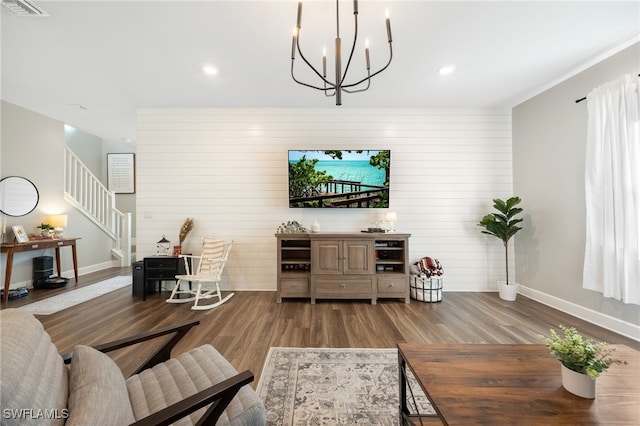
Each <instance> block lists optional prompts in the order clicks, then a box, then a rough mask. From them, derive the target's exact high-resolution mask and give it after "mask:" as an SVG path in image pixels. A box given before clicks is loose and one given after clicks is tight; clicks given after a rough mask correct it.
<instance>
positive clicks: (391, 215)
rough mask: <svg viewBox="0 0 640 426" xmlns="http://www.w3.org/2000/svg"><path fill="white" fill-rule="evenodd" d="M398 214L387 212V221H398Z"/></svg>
mask: <svg viewBox="0 0 640 426" xmlns="http://www.w3.org/2000/svg"><path fill="white" fill-rule="evenodd" d="M397 221H398V214H397V213H396V212H388V213H387V222H397Z"/></svg>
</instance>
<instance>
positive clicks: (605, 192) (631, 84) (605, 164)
mask: <svg viewBox="0 0 640 426" xmlns="http://www.w3.org/2000/svg"><path fill="white" fill-rule="evenodd" d="M639 80H640V79H639V78H638V77H637V76H630V75H626V76H624V77H622V78H620V79H619V80H616V81H613V82H611V83H607V84H605V85H603V86H600V87H598V88H595V89H594V90H592V91H591V93H589V95H588V96H587V110H588V117H589V118H588V120H589V121H588V129H587V156H586V170H585V172H586V173H585V174H586V201H587V206H586V207H587V230H586V231H587V234H586V247H585V258H584V274H583V287H584V288H586V289H589V290H595V291H598V292H600V293H602V294H603V296H605V297H612V298H615V299H617V300H620V301H622V302H624V303H633V304H640V250H639V246H640V111H639V109H638V105H639V104H640V102H639V101H640V93H639V91H638V86H639Z"/></svg>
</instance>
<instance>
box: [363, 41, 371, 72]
mask: <svg viewBox="0 0 640 426" xmlns="http://www.w3.org/2000/svg"><path fill="white" fill-rule="evenodd" d="M364 57H365V59H366V60H367V71H368V70H370V69H371V64H370V63H369V39H367V41H366V42H365V45H364Z"/></svg>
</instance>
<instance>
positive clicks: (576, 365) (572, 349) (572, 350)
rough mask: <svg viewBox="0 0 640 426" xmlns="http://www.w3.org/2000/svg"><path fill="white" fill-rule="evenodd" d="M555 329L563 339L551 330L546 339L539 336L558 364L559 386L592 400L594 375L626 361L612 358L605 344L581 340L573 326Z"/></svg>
mask: <svg viewBox="0 0 640 426" xmlns="http://www.w3.org/2000/svg"><path fill="white" fill-rule="evenodd" d="M559 328H560V330H562V332H563V334H564V337H561V336H560V335H559V334H558V333H557V332H556V331H555V330H554V329H551V330H549V333H550V336H543V335H540V336H539V337H540V339H541V340H542V341H543V342H544V343H546V345H547V346H548V347H549V352H551V353H552V354H553V355H555V356H556V358H558V360H559V361H560V364H561V365H562V367H561V369H562V386H563V387H564V388H565V389H566V390H568V391H569V392H571V393H573V394H574V395H578V396H580V397H583V398H591V399H593V398H595V397H596V379H597V378H598V376H600V374H601V373H603V372H604V371H605V370H607V369H608V368H609V367H611V366H612V365H615V364H618V365H626V364H627V362H626V361H622V360H620V359H617V358H613V356H612V354H613V352H614V351H615V349H614V348H609V347H607V343H605V342H598V343H595V342H594V341H593V340H591V339H585V338H584V337H582V335H580V334H579V333H578V331H577V330H576V329H575V328H574V327H565V326H563V325H560V326H559Z"/></svg>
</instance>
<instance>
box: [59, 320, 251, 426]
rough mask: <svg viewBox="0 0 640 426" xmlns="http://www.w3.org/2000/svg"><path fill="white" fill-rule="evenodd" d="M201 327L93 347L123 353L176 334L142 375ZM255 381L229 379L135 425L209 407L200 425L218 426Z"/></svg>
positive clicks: (247, 375) (185, 325)
mask: <svg viewBox="0 0 640 426" xmlns="http://www.w3.org/2000/svg"><path fill="white" fill-rule="evenodd" d="M198 324H200V321H198V320H194V321H185V322H182V323H179V324H176V325H173V326H169V327H164V328H160V329H157V330H153V331H148V332H144V333H140V334H136V335H135V336H131V337H125V338H123V339H119V340H114V341H113V342H109V343H104V344H101V345H97V346H93V348H94V349H96V350H98V351H100V352H104V353H106V352H110V351H114V350H117V349H122V348H125V347H127V346H131V345H135V344H138V343H141V342H145V341H147V340H151V339H155V338H158V337H162V336H166V335H169V334H174V336H173V337H172V338H171V339H169V340H168V341H167V342H166V343H164V344H163V345H162V346H160V347H159V348H158V349H156V350H155V351H154V352H153V353H152V354H151V355H150V356H149V357H148V358H147V360H146V361H145V362H144V363H143V364H142V365H141V366H140V367H138V369H136V370H135V371H134V373H133V374H138V373H140V372H141V371H143V370H146V369H148V368H151V367H153V366H154V365H157V364H160V363H162V362H165V361H167V360H168V359H169V358H171V351H172V350H173V347H174V346H175V345H176V344H177V343H178V342H179V341H180V340H181V339H182V338H183V337H184V336H185V335H186V334H187V333H188V332H189V330H191V328H193V327H195V326H196V325H198ZM62 357H63V359H64V362H65V364H69V363H71V361H72V357H73V352H70V353H67V354H65V355H63V356H62ZM253 379H254V376H253V373H252V372H251V371H249V370H245V371H243V372H242V373H238V374H237V375H235V376H233V377H231V378H229V379H226V380H224V381H222V382H220V383H218V384H216V385H213V386H211V387H209V388H207V389H204V390H202V391H200V392H198V393H196V394H194V395H192V396H189V397H187V398H185V399H183V400H182V401H179V402H176V403H175V404H172V405H170V406H168V407H166V408H164V409H162V410H160V411H157V412H155V413H153V414H150V415H149V416H147V417H145V418H143V419H140V420H138V421H136V422H135V423H133V425H135V426H147V425H170V424H171V423H174V422H175V421H177V420H179V419H181V418H183V417H185V416H187V415H189V414H191V413H192V412H194V411H196V410H199V409H200V408H202V407H205V406H206V405H208V404H211V406H210V407H209V408H208V409H207V411H206V412H205V413H204V415H203V416H202V417H201V418H200V419H199V420H198V422H197V423H196V425H203V426H204V425H215V424H216V422H217V421H218V418H219V417H220V416H221V415H222V413H223V412H224V410H225V409H226V408H227V405H229V403H230V402H231V400H232V399H233V398H234V397H235V395H236V394H237V393H238V391H239V390H240V388H242V387H243V386H244V385H247V384H249V383H251V382H252V381H253Z"/></svg>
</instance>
